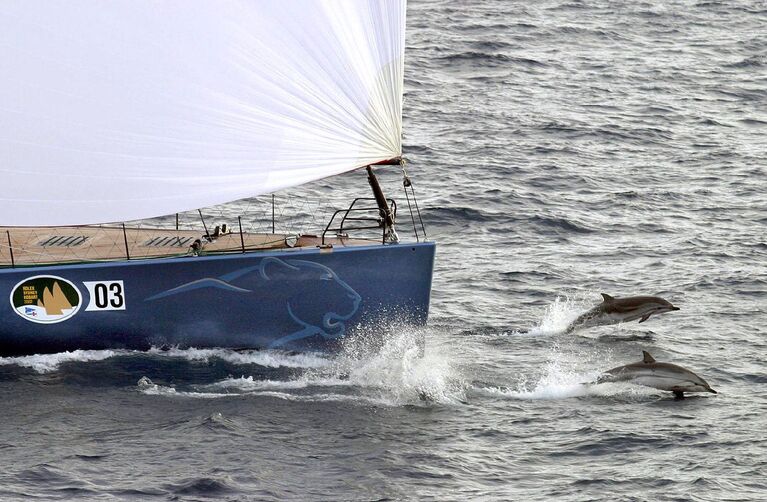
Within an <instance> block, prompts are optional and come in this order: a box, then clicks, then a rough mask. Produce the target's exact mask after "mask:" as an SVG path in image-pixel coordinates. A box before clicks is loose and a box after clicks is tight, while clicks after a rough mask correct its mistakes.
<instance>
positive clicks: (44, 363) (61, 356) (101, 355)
mask: <svg viewBox="0 0 767 502" xmlns="http://www.w3.org/2000/svg"><path fill="white" fill-rule="evenodd" d="M124 353H128V351H120V350H73V351H71V352H60V353H58V354H35V355H32V356H19V357H0V365H16V366H21V367H24V368H31V369H33V370H35V371H36V372H38V373H51V372H53V371H56V370H58V369H59V366H61V365H62V364H64V363H70V362H90V361H103V360H104V359H109V358H110V357H114V356H116V355H118V354H124Z"/></svg>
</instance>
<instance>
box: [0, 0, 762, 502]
mask: <svg viewBox="0 0 767 502" xmlns="http://www.w3.org/2000/svg"><path fill="white" fill-rule="evenodd" d="M765 34H767V5H765V3H764V2H761V1H727V2H695V1H666V2H660V1H658V2H606V1H604V2H603V1H596V0H584V1H571V2H567V1H561V0H558V1H543V2H515V1H507V0H495V1H493V0H483V1H475V2H470V1H462V2H455V1H441V2H425V1H412V2H411V3H410V6H409V10H408V39H407V63H406V96H405V131H406V133H405V154H406V156H407V157H408V158H409V160H410V167H409V169H410V174H411V175H412V178H413V181H414V183H415V187H416V191H417V193H418V195H419V197H420V203H421V207H422V208H423V214H424V218H425V223H426V225H427V230H429V232H430V235H429V237H430V238H432V239H435V240H436V241H437V242H438V245H439V247H438V261H437V265H436V270H435V278H434V290H433V299H432V312H431V319H430V323H429V326H428V327H427V328H426V329H425V333H423V332H414V331H412V330H410V329H408V328H405V327H402V326H397V325H396V322H395V323H393V325H392V326H382V327H378V329H382V330H387V331H388V332H390V337H389V343H388V344H387V345H386V346H384V347H383V348H381V349H380V350H378V351H376V352H374V353H370V352H366V351H364V350H363V349H364V347H349V349H348V350H347V351H346V352H345V353H343V354H340V355H338V356H335V357H330V356H325V355H318V354H298V355H297V354H287V353H280V352H244V353H237V352H230V351H224V350H213V351H211V350H193V349H190V350H170V351H160V350H157V351H153V352H150V353H148V354H147V353H134V352H121V351H103V352H99V351H96V352H75V353H69V354H57V355H49V356H31V357H24V358H0V399H2V410H3V411H2V414H1V415H0V416H1V417H2V420H0V499H3V500H13V499H23V498H25V497H35V498H38V499H42V500H50V499H63V500H83V499H105V500H115V499H117V500H121V499H134V500H153V499H157V500H202V499H214V500H429V499H432V500H465V499H473V500H491V499H496V500H552V499H557V500H711V501H719V500H733V501H734V500H764V499H765V498H767V482H766V481H765V479H767V432H766V431H767V419H765V413H767V390H765V389H766V388H767V387H766V386H765V384H767V371H766V368H767V365H766V364H765V356H766V355H767V350H766V349H767V342H766V341H765V340H766V336H767V328H766V327H765V325H766V324H767V313H766V312H765V311H766V310H767V266H766V264H767V196H766V195H765V193H767V172H766V171H767V170H766V169H765V152H767V42H765ZM382 179H383V181H384V183H385V185H386V188H387V190H389V191H390V193H391V195H393V196H395V197H398V198H401V197H402V195H401V193H399V190H400V189H399V188H398V186H400V185H399V184H400V178H399V177H398V175H397V173H396V172H393V171H392V172H389V173H383V174H382ZM332 190H334V191H332ZM367 190H368V188H367V186H366V184H365V178H364V176H363V175H362V174H359V175H352V176H350V177H347V178H344V179H342V180H335V179H334V180H326V181H324V182H321V183H317V184H316V185H314V186H312V187H309V188H308V189H307V191H306V192H307V193H309V192H311V193H313V194H314V195H315V196H316V195H317V194H318V193H319V194H323V195H330V194H331V193H332V194H338V193H339V191H340V193H341V195H342V196H346V195H349V196H352V194H355V193H358V192H359V191H364V193H367ZM334 196H335V195H334ZM342 198H343V197H342ZM403 233H404V231H403ZM601 292H606V293H610V294H613V295H616V296H631V295H638V294H652V295H660V296H663V297H664V298H666V299H668V300H670V301H672V302H673V303H674V304H675V305H678V306H679V307H681V310H680V311H679V312H672V313H667V314H663V315H660V316H654V317H652V318H651V319H650V320H649V321H647V322H645V323H642V324H637V323H636V322H634V323H627V324H622V325H616V326H604V327H598V328H594V329H590V330H584V331H580V332H576V333H572V334H564V333H563V332H564V329H565V327H566V326H567V324H568V322H569V321H570V320H572V319H574V318H575V317H576V316H577V315H578V314H579V313H580V312H582V311H583V310H585V309H587V308H589V307H591V306H593V305H595V304H596V303H598V302H599V301H600V297H599V293H601ZM424 334H425V336H426V338H427V347H426V350H425V352H424V353H423V354H422V356H421V354H419V350H418V347H417V343H416V341H417V339H418V337H420V336H423V335H424ZM642 350H647V351H649V352H651V353H652V354H653V355H654V356H655V357H656V358H657V359H659V360H662V361H671V362H675V363H677V364H680V365H683V366H685V367H688V368H691V369H693V370H694V371H696V372H697V373H698V374H700V375H701V376H703V377H704V378H705V379H706V380H707V381H708V382H709V383H710V384H711V385H712V387H714V388H715V389H717V390H718V391H719V394H717V395H713V394H705V395H693V396H692V397H690V398H688V399H685V400H682V401H675V400H674V399H673V397H672V396H671V394H670V393H663V392H660V391H655V390H652V389H649V388H644V387H638V386H633V385H629V384H604V385H596V386H588V385H582V383H583V382H589V381H592V380H593V379H594V378H595V377H596V376H597V375H598V374H599V373H600V371H602V370H605V369H608V368H611V367H614V366H617V365H620V364H625V363H628V362H632V361H636V360H638V359H640V358H641V351H642Z"/></svg>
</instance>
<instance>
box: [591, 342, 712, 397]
mask: <svg viewBox="0 0 767 502" xmlns="http://www.w3.org/2000/svg"><path fill="white" fill-rule="evenodd" d="M642 355H643V359H642V360H641V361H639V362H636V363H631V364H627V365H625V366H618V367H617V368H613V369H611V370H607V371H606V372H604V373H603V374H602V375H601V376H600V377H599V378H598V379H597V381H596V383H603V382H629V383H634V384H637V385H644V386H646V387H652V388H654V389H659V390H667V391H670V392H673V393H674V396H675V397H676V398H677V399H682V398H684V393H685V392H713V393H714V394H716V393H717V392H716V391H715V390H714V389H712V388H711V387H710V386H709V385H708V384H707V383H706V381H705V380H703V379H702V378H701V377H699V376H698V375H696V374H695V373H693V372H692V371H690V370H688V369H685V368H682V367H681V366H677V365H676V364H671V363H659V362H657V361H655V359H653V357H652V356H651V355H650V354H649V353H648V352H647V351H644V350H643V351H642Z"/></svg>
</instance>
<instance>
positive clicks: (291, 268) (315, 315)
mask: <svg viewBox="0 0 767 502" xmlns="http://www.w3.org/2000/svg"><path fill="white" fill-rule="evenodd" d="M260 274H261V277H262V278H263V279H265V280H267V281H273V282H275V283H278V284H280V287H281V288H285V287H291V286H294V288H292V292H291V294H290V295H289V296H288V299H287V305H286V308H287V310H288V314H289V315H290V317H291V318H292V319H293V321H295V322H296V323H297V324H299V325H300V326H301V327H302V329H301V330H299V331H297V332H295V333H292V334H290V335H287V336H284V337H282V338H279V339H277V340H275V341H274V342H273V343H272V344H271V345H270V347H272V348H274V347H282V346H284V345H285V344H287V343H288V342H292V341H295V340H300V339H303V338H308V337H310V336H315V335H319V336H321V337H322V338H324V339H326V340H329V339H336V338H340V337H342V336H343V335H344V332H345V330H346V326H345V321H348V320H349V319H351V318H352V316H354V314H355V313H356V312H357V310H358V309H359V306H360V303H361V302H362V297H360V295H359V294H358V293H357V292H356V291H354V289H352V288H351V286H349V285H348V284H347V283H345V282H344V281H343V280H341V279H340V278H339V277H338V276H337V275H336V273H335V272H333V270H331V269H330V268H328V267H326V266H325V265H321V264H319V263H315V262H312V261H307V260H281V259H278V258H273V257H268V258H264V259H263V260H262V261H261V267H260Z"/></svg>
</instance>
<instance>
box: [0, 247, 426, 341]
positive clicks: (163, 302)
mask: <svg viewBox="0 0 767 502" xmlns="http://www.w3.org/2000/svg"><path fill="white" fill-rule="evenodd" d="M435 248H436V246H435V244H434V243H409V244H408V243H402V244H397V245H372V246H354V247H347V248H343V247H339V248H334V249H319V248H313V249H295V250H280V251H268V252H263V251H261V252H249V253H242V254H229V255H209V256H199V257H194V256H189V257H181V258H163V259H154V260H131V261H120V262H99V263H83V264H70V265H52V266H38V267H23V268H5V269H0V301H1V302H2V304H0V321H1V322H0V355H2V356H10V355H24V354H34V353H54V352H61V351H68V350H76V349H134V350H146V349H148V348H150V347H152V346H179V347H226V348H234V349H264V348H278V349H284V350H294V351H303V350H334V349H336V348H338V347H339V345H340V342H341V341H342V340H344V339H345V338H348V337H349V336H354V334H355V333H359V332H363V331H364V332H367V333H369V332H370V331H371V329H370V328H371V327H372V328H373V330H375V326H376V325H380V323H382V322H392V321H394V322H402V323H407V324H411V325H423V324H425V323H426V320H427V316H428V310H429V297H430V291H431V279H432V269H433V264H434V254H435ZM363 328H364V329H363Z"/></svg>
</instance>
